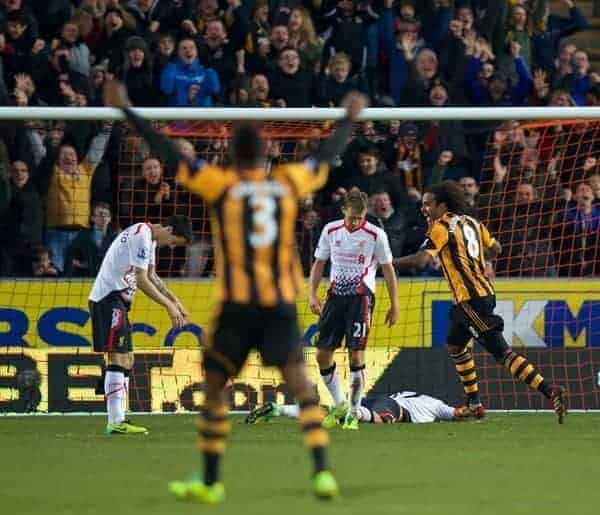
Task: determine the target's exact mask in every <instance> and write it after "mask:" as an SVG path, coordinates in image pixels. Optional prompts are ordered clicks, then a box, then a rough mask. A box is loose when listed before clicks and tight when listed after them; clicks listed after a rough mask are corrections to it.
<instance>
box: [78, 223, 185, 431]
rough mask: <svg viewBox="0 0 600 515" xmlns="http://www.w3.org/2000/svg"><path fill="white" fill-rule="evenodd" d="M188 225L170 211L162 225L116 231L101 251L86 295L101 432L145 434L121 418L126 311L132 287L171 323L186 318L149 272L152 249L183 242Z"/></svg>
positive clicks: (128, 364)
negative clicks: (102, 412) (100, 358)
mask: <svg viewBox="0 0 600 515" xmlns="http://www.w3.org/2000/svg"><path fill="white" fill-rule="evenodd" d="M191 240H192V226H191V223H190V221H189V220H188V219H187V218H186V217H184V216H171V217H169V218H168V219H167V220H166V222H165V224H164V225H159V224H150V223H139V224H134V225H132V226H131V227H128V228H127V229H125V230H124V231H123V232H121V234H119V235H118V236H117V237H116V238H115V239H114V241H113V242H112V245H111V246H110V247H109V248H108V251H107V252H106V255H105V256H104V259H103V261H102V265H101V266H100V270H99V271H98V275H97V276H96V280H95V281H94V285H93V286H92V291H91V292H90V296H89V308H90V316H91V319H92V332H93V339H94V351H95V352H104V353H105V363H106V375H105V377H104V395H105V398H106V410H107V412H108V423H107V425H106V433H107V434H131V433H147V432H148V431H147V429H146V428H145V427H141V426H135V425H133V424H131V423H130V422H129V421H128V420H126V419H125V410H126V407H125V402H126V399H127V392H128V391H129V373H130V371H131V369H132V367H133V359H134V355H133V347H132V344H131V326H130V324H129V319H128V316H127V313H128V311H129V308H130V306H131V302H132V301H133V297H134V295H135V292H136V290H137V288H139V289H140V290H142V291H143V292H144V293H145V294H146V295H147V296H148V297H150V298H151V299H152V300H153V301H154V302H156V303H157V304H160V305H161V306H163V307H164V308H165V309H166V310H167V313H168V314H169V317H170V318H171V322H172V324H173V327H181V326H182V325H184V324H185V323H186V318H187V312H186V310H185V308H184V307H183V305H182V304H181V302H180V301H179V299H178V298H177V297H176V296H175V295H173V294H172V293H171V292H170V291H169V290H168V289H167V287H166V286H165V284H164V283H163V282H162V281H161V280H160V278H159V277H158V275H156V271H155V263H156V258H155V254H156V248H157V247H165V246H169V247H174V246H177V245H186V244H188V243H190V242H191Z"/></svg>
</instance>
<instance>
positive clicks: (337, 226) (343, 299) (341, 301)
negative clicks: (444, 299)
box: [309, 189, 398, 429]
mask: <svg viewBox="0 0 600 515" xmlns="http://www.w3.org/2000/svg"><path fill="white" fill-rule="evenodd" d="M367 207H368V198H367V195H366V194H365V193H362V192H361V191H359V190H358V189H352V190H350V191H349V192H348V193H347V194H346V197H345V198H344V204H343V207H342V212H343V213H344V218H343V219H342V220H336V221H334V222H330V223H328V224H327V225H326V226H325V227H324V228H323V232H322V233H321V237H320V238H319V244H318V246H317V250H316V251H315V258H316V259H315V262H314V264H313V267H312V270H311V272H310V280H309V306H310V309H311V311H312V312H313V313H314V314H315V315H319V338H318V340H317V343H316V347H317V362H318V364H319V369H320V371H321V377H322V378H323V381H324V382H325V385H326V386H327V389H328V390H329V393H331V397H332V399H333V409H331V410H330V412H329V414H328V415H327V417H326V419H325V421H324V425H325V427H328V428H330V427H333V426H334V425H335V424H337V423H338V421H339V420H340V418H341V415H342V414H344V415H345V417H344V422H343V426H342V427H343V428H344V429H358V410H359V407H360V401H361V399H362V396H363V392H364V389H365V347H366V346H367V338H368V336H369V330H370V328H371V320H372V316H373V307H374V305H375V272H376V271H377V266H378V265H381V269H382V271H383V277H384V278H385V283H386V286H387V291H388V295H389V297H390V309H389V310H388V312H387V314H386V317H385V321H386V323H387V325H388V326H389V327H391V326H392V325H393V324H394V323H395V322H396V319H397V318H398V300H397V297H398V295H397V285H396V274H395V271H394V267H393V266H392V251H391V250H390V244H389V242H388V238H387V235H386V233H385V231H384V230H383V229H380V228H379V227H377V226H375V225H373V224H371V223H369V222H367V221H366V220H365V217H366V215H367ZM327 260H331V271H330V283H329V290H328V293H327V301H326V302H325V306H323V307H321V301H320V300H319V297H318V294H317V289H318V287H319V283H320V282H321V278H322V277H323V270H324V268H325V264H326V263H327ZM343 339H345V341H346V348H347V349H348V354H349V358H350V360H349V361H350V395H349V397H350V399H349V400H350V403H349V404H350V405H349V409H348V404H347V403H346V399H345V398H344V394H343V392H342V386H341V383H340V379H339V375H338V373H337V370H336V364H335V361H334V360H333V353H334V351H335V349H337V348H338V347H340V345H341V344H342V340H343Z"/></svg>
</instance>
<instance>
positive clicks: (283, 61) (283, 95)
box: [269, 47, 314, 107]
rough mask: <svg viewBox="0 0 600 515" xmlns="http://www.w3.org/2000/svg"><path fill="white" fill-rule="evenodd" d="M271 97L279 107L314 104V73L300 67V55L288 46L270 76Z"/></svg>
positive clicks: (280, 55)
mask: <svg viewBox="0 0 600 515" xmlns="http://www.w3.org/2000/svg"><path fill="white" fill-rule="evenodd" d="M269 84H270V85H271V97H272V98H273V99H274V101H275V105H276V106H277V107H306V106H312V105H313V96H314V92H313V74H312V72H311V71H308V70H303V69H302V68H301V67H300V55H299V54H298V51H297V50H296V49H295V48H292V47H287V48H285V49H284V50H283V51H282V52H281V53H280V54H279V58H278V60H277V68H276V69H275V71H274V72H273V73H272V74H271V75H270V76H269Z"/></svg>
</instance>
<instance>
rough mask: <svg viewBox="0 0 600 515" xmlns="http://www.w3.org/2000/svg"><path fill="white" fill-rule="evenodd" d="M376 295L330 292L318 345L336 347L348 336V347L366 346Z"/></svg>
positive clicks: (320, 324) (351, 348) (327, 347)
mask: <svg viewBox="0 0 600 515" xmlns="http://www.w3.org/2000/svg"><path fill="white" fill-rule="evenodd" d="M374 307H375V296H374V295H372V294H369V295H329V296H328V297H327V301H326V302H325V306H324V307H323V312H322V313H321V318H320V319H319V338H318V339H317V343H316V346H317V348H319V349H331V350H334V349H337V348H338V347H340V346H341V345H342V340H343V339H344V337H345V338H346V348H347V349H350V350H363V349H364V348H365V347H366V346H367V338H368V336H369V330H370V329H371V319H372V316H373V308H374Z"/></svg>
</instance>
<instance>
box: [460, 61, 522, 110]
mask: <svg viewBox="0 0 600 515" xmlns="http://www.w3.org/2000/svg"><path fill="white" fill-rule="evenodd" d="M482 66H483V62H482V61H481V60H480V59H478V58H477V57H471V59H470V60H469V61H468V63H467V68H466V70H465V89H466V92H467V98H468V99H469V100H470V102H471V103H472V104H473V105H480V106H486V105H487V106H490V105H513V106H522V105H524V104H525V102H526V100H527V97H528V95H529V91H530V89H531V86H532V84H533V80H532V79H531V75H530V74H529V70H528V69H527V65H526V64H525V61H524V60H523V58H522V57H517V58H516V59H515V68H516V70H517V76H518V77H519V80H518V82H517V84H515V85H514V86H512V87H511V86H510V85H509V87H508V90H507V92H506V93H505V98H503V99H502V100H501V101H499V102H494V101H492V99H491V97H490V94H489V91H488V88H487V87H486V86H484V85H483V84H481V82H480V80H479V71H480V70H481V67H482Z"/></svg>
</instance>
